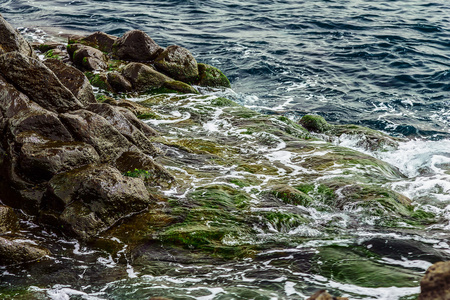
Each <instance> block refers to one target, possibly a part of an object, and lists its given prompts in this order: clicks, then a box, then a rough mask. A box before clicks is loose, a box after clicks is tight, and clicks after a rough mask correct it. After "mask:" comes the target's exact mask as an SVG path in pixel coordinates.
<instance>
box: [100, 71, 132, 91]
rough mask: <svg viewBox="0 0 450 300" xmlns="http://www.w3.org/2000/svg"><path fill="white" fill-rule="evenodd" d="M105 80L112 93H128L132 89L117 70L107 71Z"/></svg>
mask: <svg viewBox="0 0 450 300" xmlns="http://www.w3.org/2000/svg"><path fill="white" fill-rule="evenodd" d="M106 80H107V82H108V83H109V85H110V86H111V88H112V92H114V93H129V92H131V91H132V90H133V86H132V85H131V83H130V82H129V81H128V80H127V79H126V78H125V77H123V76H122V74H120V73H119V72H109V73H108V75H107V79H106Z"/></svg>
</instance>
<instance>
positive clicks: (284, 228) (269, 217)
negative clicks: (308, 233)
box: [259, 210, 309, 233]
mask: <svg viewBox="0 0 450 300" xmlns="http://www.w3.org/2000/svg"><path fill="white" fill-rule="evenodd" d="M259 215H260V216H262V217H263V218H264V220H265V221H266V222H267V223H268V225H270V226H271V227H272V228H273V229H275V230H277V231H278V232H280V233H289V232H290V231H291V230H293V229H295V228H297V227H299V226H301V225H304V224H306V223H308V222H309V221H308V219H307V218H305V217H302V216H300V215H298V214H295V213H290V212H286V211H280V210H277V211H267V212H261V213H259Z"/></svg>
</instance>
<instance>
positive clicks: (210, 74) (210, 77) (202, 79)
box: [198, 63, 231, 88]
mask: <svg viewBox="0 0 450 300" xmlns="http://www.w3.org/2000/svg"><path fill="white" fill-rule="evenodd" d="M198 73H199V82H198V85H200V86H210V87H226V88H231V84H230V81H229V80H228V78H227V77H226V76H225V75H224V74H223V73H222V71H220V70H219V69H217V68H215V67H213V66H210V65H207V64H201V63H200V64H198Z"/></svg>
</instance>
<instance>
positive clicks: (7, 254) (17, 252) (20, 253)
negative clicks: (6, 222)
mask: <svg viewBox="0 0 450 300" xmlns="http://www.w3.org/2000/svg"><path fill="white" fill-rule="evenodd" d="M47 255H50V251H49V250H47V249H44V248H40V247H37V246H34V245H30V244H27V243H19V242H15V241H14V240H8V239H5V238H3V237H0V265H2V266H7V265H12V264H21V263H25V262H32V261H36V260H38V259H41V258H43V257H45V256H47Z"/></svg>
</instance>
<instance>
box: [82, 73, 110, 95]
mask: <svg viewBox="0 0 450 300" xmlns="http://www.w3.org/2000/svg"><path fill="white" fill-rule="evenodd" d="M84 75H86V77H87V78H88V79H89V82H90V83H91V85H92V86H95V87H98V88H99V89H102V90H104V91H108V92H112V91H113V88H112V87H111V85H110V84H109V83H108V76H107V74H106V73H100V74H94V73H92V72H85V73H84Z"/></svg>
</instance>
